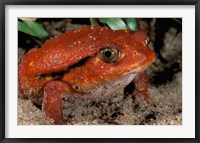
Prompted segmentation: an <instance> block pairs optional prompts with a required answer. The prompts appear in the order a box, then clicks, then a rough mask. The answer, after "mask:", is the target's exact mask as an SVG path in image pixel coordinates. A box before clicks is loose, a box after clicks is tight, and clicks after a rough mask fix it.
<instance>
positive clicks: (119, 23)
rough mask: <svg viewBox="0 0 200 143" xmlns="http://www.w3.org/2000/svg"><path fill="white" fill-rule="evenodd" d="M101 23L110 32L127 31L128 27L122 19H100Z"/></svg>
mask: <svg viewBox="0 0 200 143" xmlns="http://www.w3.org/2000/svg"><path fill="white" fill-rule="evenodd" d="M99 21H100V22H101V23H104V24H107V25H108V26H109V27H110V28H111V29H112V30H127V29H128V27H127V26H126V23H125V22H124V21H123V19H122V18H100V19H99Z"/></svg>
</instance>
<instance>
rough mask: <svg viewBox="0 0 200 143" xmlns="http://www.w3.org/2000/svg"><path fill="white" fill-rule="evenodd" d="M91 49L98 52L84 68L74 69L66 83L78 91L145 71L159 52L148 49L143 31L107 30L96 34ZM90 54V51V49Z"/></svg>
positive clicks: (146, 38) (67, 76) (67, 77)
mask: <svg viewBox="0 0 200 143" xmlns="http://www.w3.org/2000/svg"><path fill="white" fill-rule="evenodd" d="M95 37H96V41H98V42H94V43H93V42H91V44H90V49H91V48H95V49H96V52H95V53H94V54H93V55H92V56H90V57H89V59H87V61H86V62H85V63H84V65H82V66H81V67H78V68H76V69H73V71H71V72H70V73H69V74H68V75H66V77H65V80H67V81H69V82H70V83H71V85H72V86H73V87H78V88H77V90H79V89H80V91H82V89H84V88H87V87H88V88H89V87H90V86H91V85H96V84H99V83H104V82H109V81H111V80H113V79H114V80H115V79H118V78H120V77H122V76H124V75H126V74H134V75H135V74H137V73H139V72H142V71H144V70H145V69H147V67H148V66H149V65H150V64H151V63H152V62H153V61H154V60H155V53H154V51H153V50H151V49H150V48H149V47H148V40H149V38H148V36H147V34H146V33H145V32H144V31H142V30H138V31H136V32H130V31H125V30H118V31H112V30H109V29H105V30H103V31H102V32H101V34H99V35H98V33H96V35H95ZM88 51H89V50H88Z"/></svg>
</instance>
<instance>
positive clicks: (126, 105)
mask: <svg viewBox="0 0 200 143" xmlns="http://www.w3.org/2000/svg"><path fill="white" fill-rule="evenodd" d="M134 94H138V93H137V92H136V91H134ZM149 96H150V100H149V101H148V102H147V101H145V100H142V99H141V98H140V97H139V96H132V95H123V94H121V95H116V96H114V97H108V98H105V99H102V100H94V101H91V100H84V101H83V100H79V99H77V100H76V101H68V102H67V101H66V103H65V104H67V105H65V108H66V109H64V115H65V117H66V118H68V119H71V123H70V124H86V125H88V124H89V125H92V124H101V125H103V124H104V125H108V124H115V125H122V124H123V125H126V124H127V125H181V124H182V73H181V72H178V73H177V74H175V76H174V78H173V80H172V82H167V83H166V84H165V85H160V86H159V87H156V86H154V85H150V87H149ZM43 119H44V114H43V112H42V110H40V109H39V108H37V107H36V106H35V105H34V104H33V103H32V101H30V100H24V99H19V100H18V125H43V124H45V123H44V120H43Z"/></svg>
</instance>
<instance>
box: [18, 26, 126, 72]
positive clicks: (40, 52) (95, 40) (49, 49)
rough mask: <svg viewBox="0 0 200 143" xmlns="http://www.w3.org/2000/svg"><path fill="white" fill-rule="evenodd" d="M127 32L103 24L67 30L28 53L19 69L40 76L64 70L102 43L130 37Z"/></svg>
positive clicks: (94, 50)
mask: <svg viewBox="0 0 200 143" xmlns="http://www.w3.org/2000/svg"><path fill="white" fill-rule="evenodd" d="M129 35H130V34H129V32H128V31H124V30H120V31H112V30H110V29H108V28H105V27H99V26H95V27H91V26H90V27H85V28H80V29H76V30H73V31H70V32H66V33H64V34H62V35H59V36H57V37H55V38H53V39H50V40H48V41H46V42H45V43H44V45H43V46H42V47H41V48H39V49H33V50H31V51H30V52H28V53H27V54H26V55H25V56H24V57H23V58H22V60H21V63H20V66H19V67H20V70H21V72H22V73H24V74H27V75H40V74H48V73H52V72H59V71H61V70H66V69H67V68H68V67H69V66H71V65H74V64H76V63H77V62H79V61H80V60H82V59H84V58H86V57H90V56H92V55H94V54H95V53H96V52H97V51H98V50H99V49H100V48H101V47H102V45H103V44H104V43H107V42H109V41H116V40H117V39H120V38H122V37H123V38H125V36H129Z"/></svg>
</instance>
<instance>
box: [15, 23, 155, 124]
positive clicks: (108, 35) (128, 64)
mask: <svg viewBox="0 0 200 143" xmlns="http://www.w3.org/2000/svg"><path fill="white" fill-rule="evenodd" d="M147 41H148V36H147V34H146V33H145V32H144V31H142V30H137V31H135V32H131V31H128V30H116V31H113V30H110V29H108V28H106V27H100V26H89V27H85V28H80V29H76V30H73V31H69V32H66V33H64V34H62V35H59V36H57V37H55V38H53V39H50V40H48V41H46V42H45V43H44V45H43V46H42V47H41V48H38V49H33V50H30V51H29V52H28V53H26V54H25V56H24V57H23V58H22V59H21V62H20V64H19V70H18V77H19V79H18V89H19V95H20V96H21V97H23V98H28V99H31V100H32V101H33V102H34V103H36V104H39V105H42V109H43V111H44V113H45V115H46V117H47V118H51V119H53V121H54V123H55V124H62V123H64V122H65V120H64V117H63V104H62V99H63V98H70V97H72V96H73V97H78V98H101V97H105V96H112V95H114V94H116V93H118V90H120V89H122V88H124V87H126V86H127V85H128V84H129V83H130V82H134V83H135V87H136V88H137V90H138V91H140V92H141V93H142V95H143V97H144V98H148V81H147V77H146V73H145V70H146V69H147V68H148V66H149V65H150V64H151V63H152V62H153V61H154V60H155V53H154V52H153V51H152V50H151V49H150V48H149V47H148V45H147Z"/></svg>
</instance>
